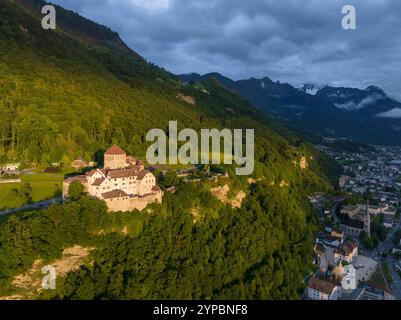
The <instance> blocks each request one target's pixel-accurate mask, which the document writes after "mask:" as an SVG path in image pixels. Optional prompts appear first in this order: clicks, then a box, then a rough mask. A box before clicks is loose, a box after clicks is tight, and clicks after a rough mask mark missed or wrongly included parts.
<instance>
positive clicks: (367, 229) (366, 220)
mask: <svg viewBox="0 0 401 320" xmlns="http://www.w3.org/2000/svg"><path fill="white" fill-rule="evenodd" d="M363 231H365V232H366V233H367V235H368V236H369V237H370V213H369V201H367V202H366V212H365V216H364V217H363Z"/></svg>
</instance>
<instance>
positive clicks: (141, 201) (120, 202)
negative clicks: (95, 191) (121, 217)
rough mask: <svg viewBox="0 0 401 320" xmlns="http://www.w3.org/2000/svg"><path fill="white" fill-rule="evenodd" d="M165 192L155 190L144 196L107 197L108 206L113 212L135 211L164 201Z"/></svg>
mask: <svg viewBox="0 0 401 320" xmlns="http://www.w3.org/2000/svg"><path fill="white" fill-rule="evenodd" d="M162 198H163V192H162V191H159V192H155V193H151V194H148V195H146V196H143V197H123V198H114V199H106V200H105V201H106V204H107V207H108V208H109V210H110V211H112V212H118V211H123V212H125V211H133V210H139V211H142V210H143V209H145V208H146V207H147V206H148V205H149V204H151V203H155V202H156V203H162Z"/></svg>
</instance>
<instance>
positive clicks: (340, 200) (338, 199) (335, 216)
mask: <svg viewBox="0 0 401 320" xmlns="http://www.w3.org/2000/svg"><path fill="white" fill-rule="evenodd" d="M343 202H344V198H337V199H336V201H335V203H334V205H333V207H332V208H331V215H332V216H333V218H334V223H335V224H339V223H340V220H339V219H338V217H337V208H338V206H339V205H340V204H342V203H343Z"/></svg>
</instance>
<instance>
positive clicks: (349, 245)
mask: <svg viewBox="0 0 401 320" xmlns="http://www.w3.org/2000/svg"><path fill="white" fill-rule="evenodd" d="M356 247H357V245H356V243H355V242H350V241H348V242H346V243H343V244H342V245H341V246H340V247H339V248H338V249H337V250H336V253H339V254H341V255H343V256H349V255H350V254H351V253H352V251H354V249H355V248H356Z"/></svg>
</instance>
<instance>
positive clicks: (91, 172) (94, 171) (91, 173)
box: [86, 170, 96, 177]
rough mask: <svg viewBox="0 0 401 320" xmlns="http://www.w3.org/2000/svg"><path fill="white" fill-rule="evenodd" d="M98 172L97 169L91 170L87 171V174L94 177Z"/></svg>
mask: <svg viewBox="0 0 401 320" xmlns="http://www.w3.org/2000/svg"><path fill="white" fill-rule="evenodd" d="M95 173H96V170H91V171H89V172H87V173H86V175H87V176H89V177H92V176H93V175H94V174H95Z"/></svg>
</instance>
